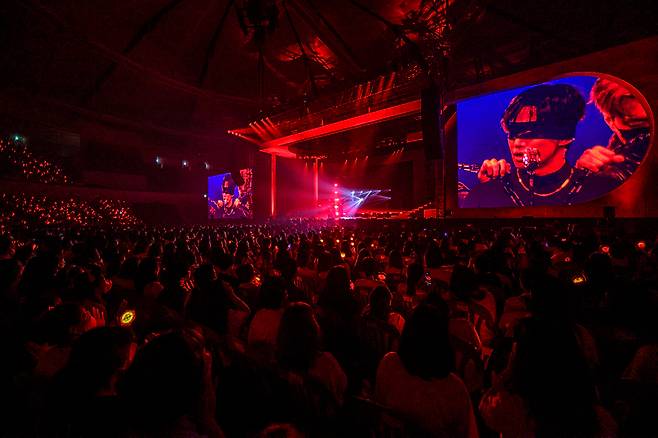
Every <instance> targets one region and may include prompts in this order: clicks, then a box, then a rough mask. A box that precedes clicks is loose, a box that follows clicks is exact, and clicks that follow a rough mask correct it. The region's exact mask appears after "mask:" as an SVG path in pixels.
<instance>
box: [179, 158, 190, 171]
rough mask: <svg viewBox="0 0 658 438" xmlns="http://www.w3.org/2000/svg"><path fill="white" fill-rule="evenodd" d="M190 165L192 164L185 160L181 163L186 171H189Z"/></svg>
mask: <svg viewBox="0 0 658 438" xmlns="http://www.w3.org/2000/svg"><path fill="white" fill-rule="evenodd" d="M189 165H190V163H189V162H188V161H187V160H183V161H182V162H181V166H183V168H184V169H187V167H188V166H189Z"/></svg>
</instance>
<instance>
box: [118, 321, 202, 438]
mask: <svg viewBox="0 0 658 438" xmlns="http://www.w3.org/2000/svg"><path fill="white" fill-rule="evenodd" d="M203 373H204V365H203V350H202V345H200V344H199V341H198V339H196V338H194V337H192V336H190V335H189V334H188V333H186V332H182V331H176V332H171V333H166V334H163V335H160V336H158V337H156V338H155V339H153V340H151V341H150V342H149V343H147V344H146V345H145V346H144V347H142V348H141V349H140V350H139V351H138V352H137V354H136V355H135V360H134V361H133V363H132V365H131V366H130V368H128V370H127V372H126V374H125V376H124V378H123V380H122V382H121V384H120V385H119V395H120V396H121V398H122V399H123V401H124V404H125V406H126V412H127V413H129V415H130V417H131V418H130V420H131V423H132V426H133V427H134V428H135V429H136V430H138V431H151V432H155V433H156V434H157V433H158V432H163V431H165V430H166V429H167V428H169V427H171V425H172V424H173V423H175V422H176V420H178V419H179V418H181V417H182V416H184V415H190V416H192V417H194V416H195V414H196V411H197V409H198V407H199V404H200V401H201V395H202V391H203Z"/></svg>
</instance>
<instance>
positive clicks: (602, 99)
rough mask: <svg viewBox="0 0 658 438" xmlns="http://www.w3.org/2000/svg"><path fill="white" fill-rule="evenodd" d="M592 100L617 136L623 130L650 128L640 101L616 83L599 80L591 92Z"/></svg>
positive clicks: (647, 117)
mask: <svg viewBox="0 0 658 438" xmlns="http://www.w3.org/2000/svg"><path fill="white" fill-rule="evenodd" d="M590 100H591V101H592V102H594V104H595V105H596V107H597V108H598V110H599V111H601V114H602V115H603V119H604V120H605V122H606V123H607V125H608V126H609V127H610V129H611V130H612V131H614V132H615V133H616V134H619V132H620V131H623V130H629V129H634V128H648V127H649V126H650V121H649V116H648V115H647V111H646V110H645V109H644V107H643V106H642V103H641V102H640V100H639V99H638V98H637V97H636V96H635V94H633V93H632V92H631V91H630V90H628V89H627V88H626V87H624V86H623V85H622V84H620V83H618V82H616V81H611V80H609V79H604V78H599V79H597V80H596V82H595V83H594V85H593V86H592V89H591V91H590Z"/></svg>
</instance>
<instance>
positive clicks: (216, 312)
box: [185, 281, 231, 335]
mask: <svg viewBox="0 0 658 438" xmlns="http://www.w3.org/2000/svg"><path fill="white" fill-rule="evenodd" d="M230 307H231V302H230V300H229V298H228V293H227V291H226V289H225V288H224V283H223V282H221V281H211V282H208V283H205V284H204V285H203V286H200V287H196V288H194V289H193V290H192V293H191V294H190V298H189V302H188V303H187V306H186V307H185V312H186V315H187V318H189V319H190V320H192V321H194V322H196V323H198V324H201V325H203V326H205V327H207V328H210V329H212V330H214V331H215V332H216V333H218V334H220V335H224V334H226V332H227V330H228V311H229V308H230Z"/></svg>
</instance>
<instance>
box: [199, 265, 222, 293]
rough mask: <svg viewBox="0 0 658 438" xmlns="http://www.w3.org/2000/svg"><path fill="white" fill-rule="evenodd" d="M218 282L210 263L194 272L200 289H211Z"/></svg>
mask: <svg viewBox="0 0 658 438" xmlns="http://www.w3.org/2000/svg"><path fill="white" fill-rule="evenodd" d="M215 280H217V275H216V274H215V269H214V268H213V266H212V265H211V264H210V263H206V264H203V265H201V266H199V267H198V268H196V269H195V270H194V283H195V284H196V286H197V287H198V288H199V289H209V288H210V287H212V285H214V283H215Z"/></svg>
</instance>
